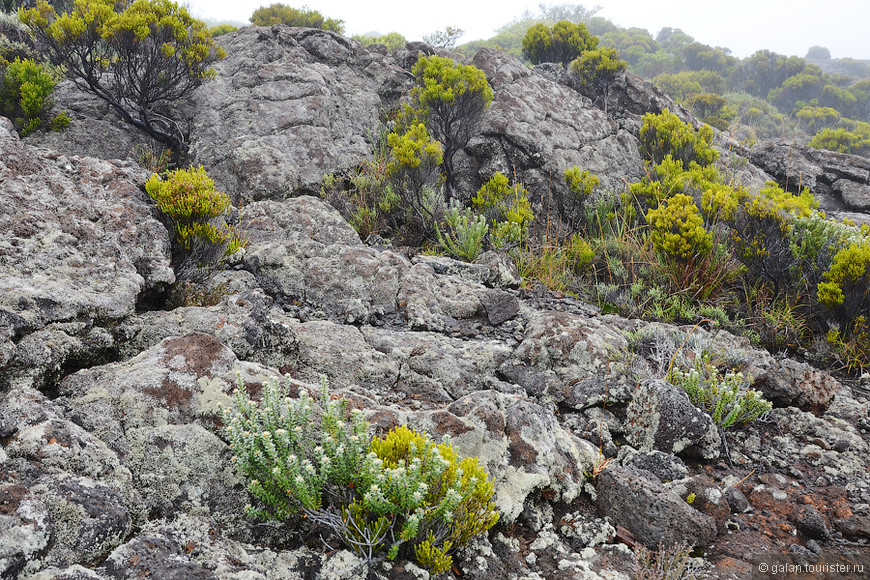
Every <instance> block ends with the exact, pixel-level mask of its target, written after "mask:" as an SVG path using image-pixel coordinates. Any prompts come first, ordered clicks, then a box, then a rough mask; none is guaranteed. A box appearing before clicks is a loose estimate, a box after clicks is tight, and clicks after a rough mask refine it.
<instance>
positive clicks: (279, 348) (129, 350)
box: [115, 289, 296, 369]
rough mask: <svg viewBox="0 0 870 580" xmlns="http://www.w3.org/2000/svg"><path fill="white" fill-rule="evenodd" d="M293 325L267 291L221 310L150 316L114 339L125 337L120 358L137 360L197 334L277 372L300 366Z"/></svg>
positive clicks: (231, 299) (126, 325)
mask: <svg viewBox="0 0 870 580" xmlns="http://www.w3.org/2000/svg"><path fill="white" fill-rule="evenodd" d="M293 325H294V322H293V320H292V319H290V318H289V317H288V315H287V314H286V313H285V312H284V311H283V309H281V308H280V307H279V306H278V305H276V304H275V301H274V300H272V298H270V297H269V296H268V295H267V294H266V293H265V292H263V290H261V289H252V290H244V291H242V292H238V293H233V294H229V295H228V296H226V297H225V298H224V299H223V300H222V301H221V303H220V304H219V305H217V306H212V307H209V308H202V307H196V306H190V307H184V308H176V309H175V310H172V311H166V310H152V311H149V312H143V313H141V314H136V315H135V316H131V317H129V318H127V319H126V320H125V321H124V322H123V323H121V324H120V325H118V328H117V329H116V330H115V335H116V336H118V337H123V342H122V344H121V345H120V349H119V350H120V354H121V356H122V357H123V358H129V357H132V356H135V355H137V354H139V353H141V352H143V351H145V350H148V349H149V348H151V347H153V346H155V345H157V344H158V343H160V341H162V340H163V339H165V338H170V337H173V336H186V335H188V334H193V333H203V334H211V335H214V336H215V337H216V338H217V339H218V340H219V341H220V342H221V344H223V345H226V346H227V347H228V348H229V349H230V350H232V351H233V354H235V356H236V357H237V358H238V359H240V360H245V361H253V362H257V363H260V364H264V365H268V366H270V367H273V368H277V369H280V368H283V367H286V366H292V365H294V364H295V362H296V339H295V337H294V336H293V331H292V327H293Z"/></svg>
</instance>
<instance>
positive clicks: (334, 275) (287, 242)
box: [242, 196, 490, 331]
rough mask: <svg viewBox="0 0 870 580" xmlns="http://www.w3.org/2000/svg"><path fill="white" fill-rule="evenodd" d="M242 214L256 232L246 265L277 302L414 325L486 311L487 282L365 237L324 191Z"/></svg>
mask: <svg viewBox="0 0 870 580" xmlns="http://www.w3.org/2000/svg"><path fill="white" fill-rule="evenodd" d="M242 217H243V221H244V222H245V223H246V224H248V227H247V230H246V231H247V234H248V236H249V238H250V242H249V244H248V246H247V248H246V250H245V255H244V258H243V267H244V268H245V269H246V270H248V271H249V272H251V273H252V274H253V275H254V277H255V278H256V280H257V282H258V283H259V284H260V285H261V287H262V288H263V289H264V290H266V292H268V293H269V294H270V295H271V296H273V297H274V298H275V300H276V302H277V303H278V304H281V305H291V306H295V305H300V304H301V305H304V307H305V308H306V309H307V311H308V312H310V315H311V317H312V318H324V317H328V318H331V319H333V320H336V321H340V322H342V323H351V324H359V323H364V324H365V323H372V322H378V321H380V320H382V319H391V318H396V317H398V318H399V319H402V320H407V323H408V325H409V326H411V327H412V328H416V329H420V330H437V331H443V330H445V329H451V328H452V327H453V326H455V324H456V321H457V320H463V319H471V318H475V317H481V318H483V316H484V307H483V305H482V303H481V298H482V297H483V296H485V295H488V294H487V292H488V290H487V288H486V287H485V286H483V285H482V284H481V283H479V282H473V281H469V280H468V279H467V277H465V276H463V275H462V274H459V273H457V272H456V270H454V269H447V270H441V271H442V274H438V273H437V272H436V270H435V268H433V266H432V265H431V264H429V263H428V262H426V261H422V262H420V263H417V264H412V263H411V262H409V260H408V259H407V258H406V257H404V256H402V255H400V254H397V253H395V252H393V251H391V250H379V249H376V248H372V247H369V246H366V245H364V244H363V243H362V242H361V241H360V239H359V236H357V234H356V231H354V229H353V228H352V227H351V226H350V225H349V224H348V223H347V222H346V221H344V220H343V219H342V218H341V216H340V215H339V214H338V212H337V211H336V210H335V209H333V208H332V207H330V206H329V205H328V204H326V203H325V202H323V201H322V200H320V199H316V198H313V197H308V196H301V197H297V198H293V199H288V200H284V201H262V202H257V203H253V204H251V205H250V206H248V207H246V208H245V209H244V211H243V213H242ZM477 268H478V269H479V270H481V273H482V274H483V273H489V272H490V270H489V268H487V267H485V266H482V265H481V266H477ZM439 269H440V268H439Z"/></svg>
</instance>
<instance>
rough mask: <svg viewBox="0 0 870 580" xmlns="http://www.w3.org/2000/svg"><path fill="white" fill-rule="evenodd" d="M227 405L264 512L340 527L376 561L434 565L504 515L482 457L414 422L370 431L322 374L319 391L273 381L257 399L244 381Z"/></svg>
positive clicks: (243, 467) (257, 511)
mask: <svg viewBox="0 0 870 580" xmlns="http://www.w3.org/2000/svg"><path fill="white" fill-rule="evenodd" d="M233 397H234V403H233V405H232V407H230V408H227V409H225V410H224V412H223V415H224V424H225V426H226V427H225V430H226V434H227V437H228V439H229V440H230V448H231V449H232V451H233V461H234V462H235V463H236V465H237V467H238V469H239V471H240V472H241V473H242V474H244V475H245V476H247V477H248V478H250V483H249V484H248V489H249V490H250V492H251V494H252V495H253V496H254V497H255V498H256V499H257V500H258V501H259V503H260V504H261V505H262V506H263V507H258V508H254V507H250V506H249V507H248V512H249V514H250V515H252V516H255V517H258V518H261V519H279V520H285V519H289V518H293V517H297V516H304V517H305V518H307V519H308V521H310V522H311V523H313V524H314V525H317V526H320V527H322V528H325V529H327V530H329V531H330V532H332V533H334V534H335V536H337V537H338V539H339V540H340V541H341V542H342V543H343V544H344V545H345V546H347V547H348V548H349V549H351V550H353V551H354V552H355V553H357V554H358V555H360V556H362V557H363V558H365V559H366V560H367V561H369V562H375V561H379V560H383V559H384V558H388V559H394V558H395V557H396V556H398V555H399V553H400V551H403V550H404V552H405V554H406V555H407V556H409V557H411V556H413V557H414V558H415V559H416V560H417V562H418V563H419V564H421V565H422V566H424V567H426V568H428V569H429V570H430V571H432V572H433V573H440V572H444V571H446V570H448V569H449V568H450V566H451V564H452V556H451V555H450V554H451V553H452V552H453V551H454V550H455V549H456V548H458V547H459V546H461V545H462V544H464V543H466V542H467V541H468V540H469V539H470V538H471V537H472V536H474V535H475V534H477V533H480V532H483V531H485V530H488V529H489V528H490V527H492V526H493V525H495V523H496V521H498V514H497V513H496V512H495V506H494V504H493V502H492V495H493V493H494V491H495V489H494V486H493V484H492V482H491V481H490V480H489V478H488V476H487V474H486V472H485V471H484V470H483V469H482V468H481V467H480V466H479V465H478V463H477V459H476V458H465V459H462V460H459V459H458V456H457V455H456V452H455V451H454V450H453V448H452V446H450V445H449V444H436V443H434V442H433V441H431V440H430V439H429V438H428V437H427V436H425V435H420V434H418V433H416V432H414V431H412V430H411V429H408V428H407V427H398V428H396V429H393V430H391V431H390V432H389V433H388V434H387V435H386V436H385V437H383V438H376V439H372V436H371V433H370V429H369V424H368V422H366V420H365V419H364V417H363V415H362V413H361V412H360V411H356V410H355V411H353V412H349V411H348V402H347V401H346V400H343V399H335V398H333V397H331V396H330V394H329V388H328V385H327V383H326V380H325V379H324V380H323V382H322V384H321V389H320V393H319V397H318V399H317V400H316V401H315V400H313V399H312V398H311V397H310V396H309V395H308V394H307V392H305V391H304V390H302V391H301V393H300V396H299V398H298V399H293V398H291V397H289V396H288V388H287V385H282V384H281V383H280V382H278V381H277V380H275V381H270V382H268V383H267V384H266V385H265V386H264V388H263V391H262V394H261V398H260V401H259V402H258V401H254V400H252V399H251V398H250V397H249V396H248V394H247V393H246V391H245V388H244V385H243V384H240V385H239V388H238V389H236V390H235V391H234V394H233Z"/></svg>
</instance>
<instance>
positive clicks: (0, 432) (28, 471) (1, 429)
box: [0, 389, 132, 489]
mask: <svg viewBox="0 0 870 580" xmlns="http://www.w3.org/2000/svg"><path fill="white" fill-rule="evenodd" d="M0 438H2V439H3V441H4V444H3V447H2V449H3V452H4V455H5V456H6V458H7V459H6V462H5V464H4V466H3V467H4V471H5V472H6V474H7V476H11V477H12V478H13V480H14V481H19V482H23V483H26V484H28V485H29V484H31V483H33V482H34V481H36V480H37V479H38V478H39V477H40V475H41V472H42V471H43V470H51V471H65V472H69V473H73V474H76V475H79V476H83V477H87V478H91V479H94V480H97V481H101V482H105V483H109V484H111V485H113V486H115V488H117V489H129V485H130V483H131V481H132V475H131V473H130V471H129V469H127V468H126V467H124V466H123V465H122V463H121V462H120V461H119V459H118V456H117V455H116V454H115V452H114V451H113V450H112V449H111V448H110V446H108V445H107V444H106V443H105V442H104V441H102V440H101V439H100V438H99V437H98V436H96V435H95V434H94V433H91V432H89V431H88V430H87V428H86V427H83V426H82V425H79V424H77V423H76V422H75V421H73V420H70V419H69V418H68V417H67V416H66V413H65V410H64V409H63V408H62V406H61V405H60V404H58V403H57V402H54V401H49V400H48V399H47V398H46V397H45V395H43V394H42V393H39V392H38V391H34V390H31V389H12V390H10V391H9V392H7V393H5V394H4V395H3V396H2V397H0Z"/></svg>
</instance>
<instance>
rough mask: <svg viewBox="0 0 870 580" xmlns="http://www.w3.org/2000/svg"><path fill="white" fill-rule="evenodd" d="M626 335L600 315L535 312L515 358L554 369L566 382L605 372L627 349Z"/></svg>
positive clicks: (541, 368) (539, 366) (532, 364)
mask: <svg viewBox="0 0 870 580" xmlns="http://www.w3.org/2000/svg"><path fill="white" fill-rule="evenodd" d="M627 348H628V342H627V341H626V339H625V335H624V334H623V333H621V332H620V331H619V330H617V329H615V328H614V327H613V326H610V325H607V324H605V323H604V322H603V321H602V320H600V319H597V318H588V317H585V316H580V315H578V314H572V313H569V312H556V311H543V312H540V311H538V312H534V313H533V314H532V316H531V317H530V319H529V322H528V324H527V325H526V331H525V336H524V338H523V341H522V343H521V344H520V345H519V347H517V349H516V353H515V357H516V358H517V359H518V360H519V361H521V362H522V363H525V364H526V365H528V366H531V367H535V368H537V369H540V370H552V371H554V372H555V373H556V375H558V376H559V378H560V379H562V380H563V381H565V382H574V381H582V380H584V379H589V378H592V377H596V376H598V375H601V374H606V373H607V372H608V371H609V370H610V363H611V362H612V361H613V360H614V359H616V358H619V356H621V353H624V352H626V350H627Z"/></svg>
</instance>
